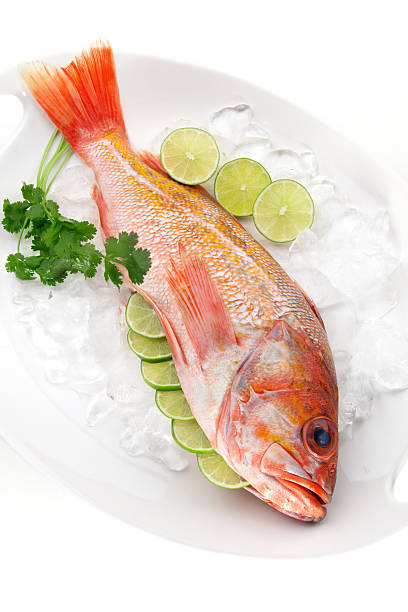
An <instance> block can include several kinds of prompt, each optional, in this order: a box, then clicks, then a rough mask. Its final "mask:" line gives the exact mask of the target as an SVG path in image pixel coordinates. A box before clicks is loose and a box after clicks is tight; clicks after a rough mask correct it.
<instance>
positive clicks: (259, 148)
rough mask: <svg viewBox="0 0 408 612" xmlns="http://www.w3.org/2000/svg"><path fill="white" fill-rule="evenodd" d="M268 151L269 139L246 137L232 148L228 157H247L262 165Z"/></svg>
mask: <svg viewBox="0 0 408 612" xmlns="http://www.w3.org/2000/svg"><path fill="white" fill-rule="evenodd" d="M270 151H271V143H270V141H269V140H267V139H265V138H247V139H245V140H243V141H242V142H241V143H240V144H239V145H238V146H237V147H235V148H234V149H233V151H232V153H231V154H230V158H231V159H237V158H239V157H248V158H249V159H254V160H255V161H257V162H259V163H260V164H263V165H264V164H265V160H266V159H267V157H268V155H269V153H270Z"/></svg>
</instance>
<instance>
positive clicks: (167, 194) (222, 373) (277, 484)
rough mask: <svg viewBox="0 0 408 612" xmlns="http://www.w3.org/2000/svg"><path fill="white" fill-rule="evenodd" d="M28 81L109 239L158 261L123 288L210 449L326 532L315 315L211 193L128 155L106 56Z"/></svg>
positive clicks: (320, 360) (325, 401) (329, 422)
mask: <svg viewBox="0 0 408 612" xmlns="http://www.w3.org/2000/svg"><path fill="white" fill-rule="evenodd" d="M22 74H23V77H24V78H25V81H26V83H27V85H28V87H29V89H30V90H31V91H32V93H33V95H34V97H35V98H36V99H37V101H38V102H39V103H40V105H41V106H42V107H43V108H44V109H45V110H46V112H47V113H48V114H49V116H50V117H51V119H52V120H53V121H54V123H55V124H56V125H57V127H59V129H60V130H61V131H62V133H63V134H64V135H65V137H66V138H67V140H68V141H69V142H70V143H71V144H72V146H73V147H74V149H75V150H76V152H77V153H78V154H79V155H80V156H81V157H82V159H83V160H84V161H85V162H86V163H87V164H88V165H89V166H90V167H91V168H92V169H93V171H94V173H95V178H96V185H95V187H94V198H95V200H96V202H97V205H98V208H99V213H100V220H101V226H102V231H103V233H104V236H105V238H108V237H109V236H118V235H119V233H120V232H121V231H126V232H130V231H133V232H136V233H137V234H138V237H139V243H138V246H141V247H143V248H146V249H148V250H149V251H150V254H151V262H152V265H151V268H150V270H149V271H148V273H147V275H146V276H145V279H144V281H143V284H142V285H141V286H133V285H132V283H131V282H130V280H129V279H127V280H128V283H129V285H130V286H132V288H133V289H135V290H137V291H139V292H140V293H141V294H142V295H143V296H144V297H145V298H146V299H147V300H148V301H149V302H150V303H151V304H152V306H153V307H154V308H155V310H156V312H157V314H158V315H159V318H160V320H161V322H162V324H163V327H164V330H165V332H166V336H167V338H168V340H169V343H170V346H171V348H172V353H173V358H174V361H175V364H176V368H177V372H178V375H179V378H180V382H181V385H182V388H183V391H184V393H185V395H186V398H187V400H188V402H189V405H190V407H191V410H192V412H193V414H194V416H195V418H196V419H197V421H198V423H199V424H200V426H201V427H202V429H203V430H204V432H205V433H206V435H207V436H208V438H209V440H210V442H211V444H212V446H213V448H214V449H215V450H217V452H219V453H220V454H221V455H222V456H223V457H224V459H225V460H226V462H227V463H228V464H229V465H230V466H231V467H232V469H234V470H235V471H236V472H237V473H239V474H240V475H241V476H242V477H243V478H245V479H246V480H247V481H248V482H249V483H250V486H249V487H247V489H248V490H249V491H250V492H252V493H253V494H254V495H256V496H258V497H259V498H261V499H262V500H263V501H265V502H266V503H268V504H270V505H271V506H273V507H274V508H276V509H278V510H280V511H281V512H283V513H285V514H287V515H289V516H292V517H294V518H298V519H301V520H305V521H318V520H320V519H322V518H323V517H324V515H325V513H326V509H325V507H324V504H326V503H328V502H329V501H330V498H331V495H332V492H333V488H334V483H335V477H336V466H337V384H336V374H335V370H334V365H333V359H332V355H331V351H330V347H329V344H328V341H327V336H326V332H325V330H324V325H323V323H322V320H321V318H320V316H319V314H318V312H317V310H316V308H315V306H314V304H313V303H312V302H311V300H310V299H309V298H308V297H307V296H306V295H305V294H304V292H303V291H302V290H301V288H300V287H299V286H298V285H297V284H296V283H295V282H294V281H293V280H292V279H291V278H290V277H289V276H288V275H287V274H286V272H285V271H284V270H283V269H282V268H281V266H280V265H279V264H278V263H277V262H276V261H275V260H274V259H273V258H272V257H271V256H270V255H269V253H267V251H265V250H264V249H263V248H262V247H261V246H260V245H259V244H258V243H257V242H256V241H255V240H254V238H252V236H251V235H250V234H249V233H248V232H247V231H246V230H245V229H244V228H243V227H242V225H241V224H240V223H239V222H238V221H237V220H236V219H235V218H234V217H233V216H231V215H230V214H229V213H228V212H227V211H226V210H225V209H223V208H222V207H221V206H220V205H219V204H218V203H217V202H216V201H215V200H214V198H212V197H211V196H210V195H209V194H208V193H207V192H206V191H205V190H204V189H202V188H201V187H191V186H186V185H181V184H179V183H177V182H175V181H174V180H172V179H171V178H170V177H169V176H167V175H166V173H165V172H164V171H163V169H162V168H161V167H160V164H159V162H158V161H157V160H156V159H155V158H154V157H153V156H151V155H149V154H146V153H138V152H134V151H133V150H132V148H131V146H130V144H129V140H128V137H127V134H126V129H125V125H124V121H123V117H122V112H121V107H120V100H119V92H118V88H117V84H116V77H115V69H114V63H113V56H112V51H111V49H110V47H109V46H107V45H100V46H96V47H93V48H91V50H90V51H89V52H86V53H83V54H82V55H81V56H80V57H78V58H76V60H75V61H74V62H72V63H71V64H70V65H69V66H67V67H66V68H64V69H57V68H50V67H48V66H45V65H43V64H41V65H38V64H35V65H33V66H28V67H26V68H24V69H23V71H22Z"/></svg>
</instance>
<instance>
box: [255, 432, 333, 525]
mask: <svg viewBox="0 0 408 612" xmlns="http://www.w3.org/2000/svg"><path fill="white" fill-rule="evenodd" d="M260 469H261V472H262V473H263V474H266V475H267V476H272V477H273V478H274V479H275V480H276V481H277V482H278V483H279V485H280V486H281V487H283V488H284V489H285V490H286V492H287V494H288V495H287V504H286V505H287V506H288V507H287V509H286V513H287V514H289V513H290V514H292V513H294V514H298V515H299V516H298V518H300V519H301V520H309V521H310V520H312V521H320V520H321V519H322V518H324V516H325V515H326V509H325V508H324V505H325V504H328V503H330V501H331V496H332V492H333V486H334V482H333V483H331V482H330V481H329V482H328V483H327V484H328V485H329V486H327V485H326V482H327V481H326V478H324V479H323V480H322V478H321V477H319V476H320V474H316V476H317V479H318V480H319V481H320V482H322V481H323V482H324V485H325V486H324V487H323V486H322V484H320V483H319V482H316V481H315V480H312V479H311V478H310V475H309V474H308V473H307V472H306V471H305V470H304V469H303V467H302V466H301V465H300V463H299V462H298V461H297V460H296V459H295V458H294V457H293V456H292V455H291V454H290V453H289V452H288V451H287V450H286V449H285V448H283V446H281V445H280V444H279V443H278V442H274V443H273V444H271V445H270V446H269V448H268V449H267V450H266V452H265V454H264V455H263V457H262V461H261V465H260ZM293 500H295V501H293ZM283 511H285V510H283Z"/></svg>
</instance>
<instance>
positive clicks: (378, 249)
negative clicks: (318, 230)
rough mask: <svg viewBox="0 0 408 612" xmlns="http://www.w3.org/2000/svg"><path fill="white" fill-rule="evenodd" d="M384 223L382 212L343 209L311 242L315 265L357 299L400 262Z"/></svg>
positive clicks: (337, 285) (342, 290) (383, 278)
mask: <svg viewBox="0 0 408 612" xmlns="http://www.w3.org/2000/svg"><path fill="white" fill-rule="evenodd" d="M387 227H388V218H387V215H384V214H383V213H380V215H376V216H374V217H368V216H367V215H364V214H362V213H361V212H359V211H357V210H356V209H353V208H348V209H346V210H345V211H344V213H343V214H342V215H341V216H340V217H339V218H338V219H336V221H335V222H334V223H332V224H331V226H330V228H329V229H328V231H327V233H326V234H325V235H324V236H322V237H320V239H319V240H318V241H317V242H316V244H315V245H314V247H315V248H314V251H313V258H314V262H315V264H316V267H318V269H319V270H320V271H321V272H323V274H325V275H326V276H327V278H328V279H329V280H330V282H331V283H332V284H333V286H334V287H336V288H337V289H339V290H340V291H341V292H342V293H344V294H346V295H348V296H349V297H350V298H352V299H356V298H357V297H358V296H360V295H362V294H364V293H365V292H367V291H369V290H370V289H371V288H372V287H374V286H375V285H378V284H380V283H382V282H384V280H385V279H386V278H387V277H388V276H389V275H390V274H391V273H392V272H393V271H394V270H395V268H396V267H397V265H398V263H399V262H398V259H397V258H396V257H395V255H394V253H393V248H392V245H391V244H390V242H389V236H388V229H387Z"/></svg>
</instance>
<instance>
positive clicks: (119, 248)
mask: <svg viewBox="0 0 408 612" xmlns="http://www.w3.org/2000/svg"><path fill="white" fill-rule="evenodd" d="M137 241H138V238H137V234H136V233H135V232H129V234H128V233H126V232H121V233H120V234H119V237H118V238H115V237H114V236H111V237H110V238H108V239H107V240H106V242H105V250H106V256H107V257H108V258H109V259H115V258H116V257H120V258H126V257H128V255H129V253H130V252H131V251H132V249H134V247H135V246H136V244H137Z"/></svg>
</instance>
